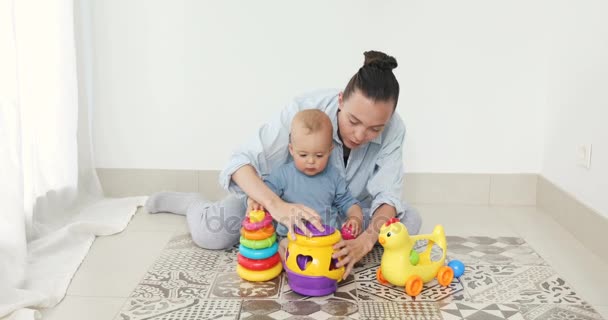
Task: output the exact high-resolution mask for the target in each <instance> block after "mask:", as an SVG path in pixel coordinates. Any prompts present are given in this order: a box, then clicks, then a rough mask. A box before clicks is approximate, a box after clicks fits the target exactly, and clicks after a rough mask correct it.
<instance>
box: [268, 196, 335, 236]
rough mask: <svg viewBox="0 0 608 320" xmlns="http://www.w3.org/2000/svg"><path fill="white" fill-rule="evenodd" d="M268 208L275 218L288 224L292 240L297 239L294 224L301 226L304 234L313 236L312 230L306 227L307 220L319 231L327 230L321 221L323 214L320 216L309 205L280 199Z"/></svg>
mask: <svg viewBox="0 0 608 320" xmlns="http://www.w3.org/2000/svg"><path fill="white" fill-rule="evenodd" d="M267 209H268V212H270V214H271V215H272V217H273V218H274V220H276V221H277V222H279V223H281V224H283V225H285V226H287V228H288V229H289V233H290V234H291V238H292V240H295V239H296V235H295V232H294V225H296V226H297V227H298V228H300V230H302V231H304V234H305V235H306V236H307V237H310V236H312V234H311V232H310V230H308V228H306V224H305V223H306V221H308V222H310V223H311V224H312V225H313V226H314V227H315V228H317V230H319V231H324V230H325V229H324V228H323V224H322V223H321V216H319V214H318V213H317V212H316V211H315V210H314V209H311V208H309V207H307V206H304V205H301V204H295V203H288V202H285V201H282V200H280V201H277V202H276V204H272V205H271V206H269V207H268V208H267Z"/></svg>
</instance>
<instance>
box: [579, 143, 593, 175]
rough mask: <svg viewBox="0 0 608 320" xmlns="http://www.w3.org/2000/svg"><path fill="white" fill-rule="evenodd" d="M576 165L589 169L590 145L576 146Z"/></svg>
mask: <svg viewBox="0 0 608 320" xmlns="http://www.w3.org/2000/svg"><path fill="white" fill-rule="evenodd" d="M576 163H577V164H578V165H579V166H581V167H583V168H585V169H591V143H589V144H582V145H580V146H578V150H577V161H576Z"/></svg>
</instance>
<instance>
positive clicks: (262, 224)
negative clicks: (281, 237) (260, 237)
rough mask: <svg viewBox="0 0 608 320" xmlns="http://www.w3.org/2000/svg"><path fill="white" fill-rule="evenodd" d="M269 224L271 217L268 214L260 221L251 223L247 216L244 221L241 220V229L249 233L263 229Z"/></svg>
mask: <svg viewBox="0 0 608 320" xmlns="http://www.w3.org/2000/svg"><path fill="white" fill-rule="evenodd" d="M270 224H272V216H271V215H270V213H266V215H265V216H264V219H263V220H262V221H257V222H254V221H251V219H250V217H249V216H247V217H245V219H243V223H242V225H243V228H245V229H246V230H249V231H255V230H259V229H262V228H264V227H267V226H269V225H270Z"/></svg>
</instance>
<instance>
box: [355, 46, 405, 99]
mask: <svg viewBox="0 0 608 320" xmlns="http://www.w3.org/2000/svg"><path fill="white" fill-rule="evenodd" d="M363 54H364V55H365V62H363V66H362V67H361V68H359V71H357V73H355V75H354V76H353V77H352V78H350V81H349V82H348V84H347V85H346V88H345V89H344V96H343V97H344V100H346V99H348V97H350V95H351V94H352V93H353V92H355V91H357V90H358V91H360V92H361V93H362V94H363V95H364V96H366V97H367V98H369V99H372V100H374V101H393V102H395V107H396V106H397V100H399V82H397V78H395V75H394V74H393V69H395V68H397V60H395V58H393V57H391V56H389V55H387V54H386V53H383V52H380V51H367V52H365V53H363ZM393 108H394V107H393Z"/></svg>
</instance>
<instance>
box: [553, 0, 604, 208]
mask: <svg viewBox="0 0 608 320" xmlns="http://www.w3.org/2000/svg"><path fill="white" fill-rule="evenodd" d="M552 3H553V6H552V7H551V8H552V10H554V12H552V14H551V15H550V17H551V20H550V21H549V24H548V26H549V32H548V34H549V35H550V37H551V38H550V44H549V50H548V51H547V52H548V61H549V63H548V73H547V76H548V77H547V79H548V80H547V83H548V85H547V106H548V107H547V111H546V115H545V118H546V131H545V139H546V140H545V153H544V157H543V159H544V160H543V167H542V174H543V175H544V176H545V177H547V179H549V180H550V181H552V182H553V183H555V184H557V185H558V186H560V187H561V188H563V189H564V190H565V191H567V192H569V193H571V194H573V195H574V196H575V197H577V198H578V199H579V200H581V201H582V202H583V203H585V204H587V205H588V206H589V207H591V208H592V209H595V210H596V211H598V212H600V213H603V214H604V215H605V216H606V217H608V197H607V195H608V193H607V192H608V126H607V123H608V22H607V21H606V16H607V15H608V3H607V2H606V1H565V0H561V1H555V2H552ZM587 143H591V144H592V145H593V148H592V156H591V168H590V170H587V169H585V168H582V167H579V166H577V148H578V146H579V145H582V144H587Z"/></svg>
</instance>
